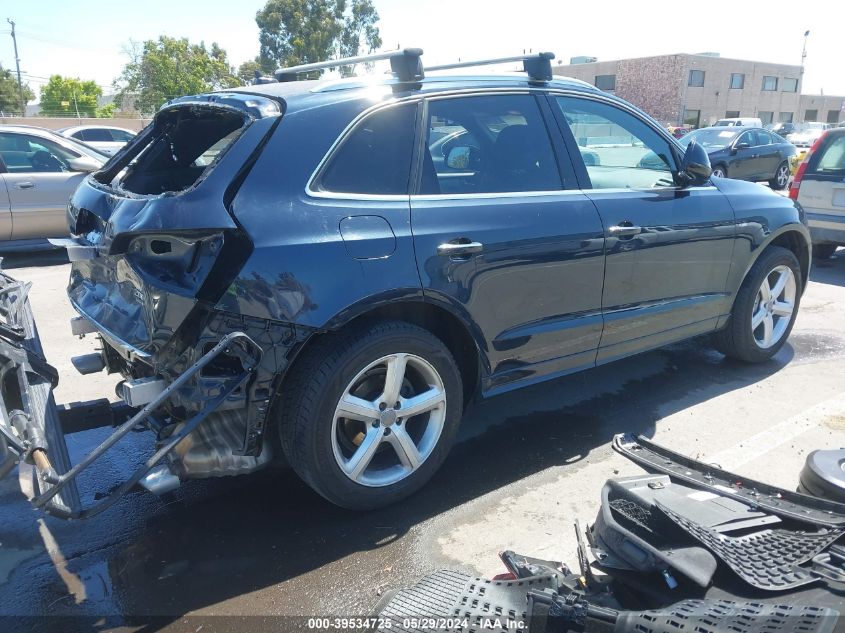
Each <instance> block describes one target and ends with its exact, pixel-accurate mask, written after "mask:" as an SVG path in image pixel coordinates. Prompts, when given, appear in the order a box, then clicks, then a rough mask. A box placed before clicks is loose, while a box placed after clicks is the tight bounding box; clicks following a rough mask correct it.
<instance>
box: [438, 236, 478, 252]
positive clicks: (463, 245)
mask: <svg viewBox="0 0 845 633" xmlns="http://www.w3.org/2000/svg"><path fill="white" fill-rule="evenodd" d="M482 250H484V245H483V244H482V243H481V242H471V241H470V240H469V239H467V238H465V237H461V238H458V239H456V240H451V241H449V242H446V243H445V244H440V245H439V246H438V247H437V254H438V255H448V256H449V257H466V256H468V255H472V254H474V253H480V252H481V251H482Z"/></svg>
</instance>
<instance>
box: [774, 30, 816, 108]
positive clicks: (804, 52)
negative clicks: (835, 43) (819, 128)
mask: <svg viewBox="0 0 845 633" xmlns="http://www.w3.org/2000/svg"><path fill="white" fill-rule="evenodd" d="M809 36H810V31H804V48H803V49H801V71H800V72H799V73H798V103H799V104H800V103H801V93H802V92H804V60H805V59H807V38H808V37H809ZM781 96H783V95H781ZM798 121H799V122H800V123H803V122H804V117H803V116H801V108H800V107H799V108H798Z"/></svg>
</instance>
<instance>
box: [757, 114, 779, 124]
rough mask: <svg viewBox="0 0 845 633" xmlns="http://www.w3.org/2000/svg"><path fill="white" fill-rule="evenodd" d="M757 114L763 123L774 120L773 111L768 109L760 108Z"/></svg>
mask: <svg viewBox="0 0 845 633" xmlns="http://www.w3.org/2000/svg"><path fill="white" fill-rule="evenodd" d="M757 116H759V117H760V120H761V121H762V122H763V125H765V124H766V123H771V122H772V121H774V120H775V113H774V112H769V111H768V110H762V111H760V112H758V113H757Z"/></svg>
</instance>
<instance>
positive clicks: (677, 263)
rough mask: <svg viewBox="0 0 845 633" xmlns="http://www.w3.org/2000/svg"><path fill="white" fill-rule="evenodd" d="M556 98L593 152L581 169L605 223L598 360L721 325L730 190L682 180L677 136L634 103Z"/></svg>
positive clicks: (572, 132) (730, 234)
mask: <svg viewBox="0 0 845 633" xmlns="http://www.w3.org/2000/svg"><path fill="white" fill-rule="evenodd" d="M551 100H552V102H553V103H554V104H555V107H556V108H557V110H556V111H555V113H556V115H557V116H558V121H559V123H560V127H561V130H562V131H563V132H564V134H565V135H566V138H567V142H568V143H570V144H572V145H577V147H578V148H579V149H578V153H579V154H580V155H582V156H585V158H586V157H587V156H589V157H590V161H587V160H585V161H584V164H583V165H579V177H580V178H581V180H582V186H583V187H584V192H585V193H586V195H587V196H588V197H589V198H590V199H591V200H592V201H593V202H594V203H595V204H596V206H597V207H598V210H599V214H600V215H601V219H602V223H603V225H604V230H605V238H606V240H605V249H606V254H607V257H606V271H605V280H604V293H603V296H602V309H603V311H604V333H603V334H602V339H601V346H600V348H599V352H598V357H597V360H598V362H599V363H601V362H605V361H609V360H613V359H615V358H618V357H621V356H625V355H628V354H631V353H634V352H638V351H642V350H645V349H649V348H652V347H657V346H660V345H664V344H666V343H669V342H671V341H674V340H680V339H682V338H687V337H689V336H693V335H695V334H700V333H704V332H707V331H711V330H713V329H714V328H715V327H716V324H717V321H718V318H719V317H720V316H722V315H724V314H727V313H728V312H729V310H730V296H729V295H728V293H727V292H726V288H725V287H726V283H727V277H728V271H729V270H730V267H731V259H732V253H733V247H734V239H735V226H734V214H733V210H732V208H731V206H730V204H729V203H728V200H727V198H726V197H725V196H724V195H722V193H720V192H719V190H718V189H717V188H716V187H714V186H713V185H711V184H708V185H706V186H702V187H687V188H680V187H678V186H677V185H676V184H675V180H674V173H675V172H676V171H677V169H678V157H677V156H676V154H675V151H674V149H673V147H674V145H673V143H672V142H671V141H670V140H669V139H668V138H666V137H665V136H664V135H663V134H662V133H661V132H658V130H657V129H656V128H655V127H652V126H651V124H650V123H647V122H646V121H645V120H644V119H642V118H640V117H639V116H638V115H637V114H636V113H635V112H633V111H631V110H628V109H626V108H624V107H623V106H621V105H619V104H617V103H615V102H611V101H609V100H605V99H602V98H599V97H585V96H574V95H573V96H555V97H552V98H551ZM569 153H570V155H575V152H574V151H570V152H569Z"/></svg>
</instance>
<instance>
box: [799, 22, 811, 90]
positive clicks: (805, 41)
mask: <svg viewBox="0 0 845 633" xmlns="http://www.w3.org/2000/svg"><path fill="white" fill-rule="evenodd" d="M809 36H810V32H809V31H804V48H803V49H802V50H801V79H802V80H803V79H804V60H805V59H807V38H808V37H809Z"/></svg>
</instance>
